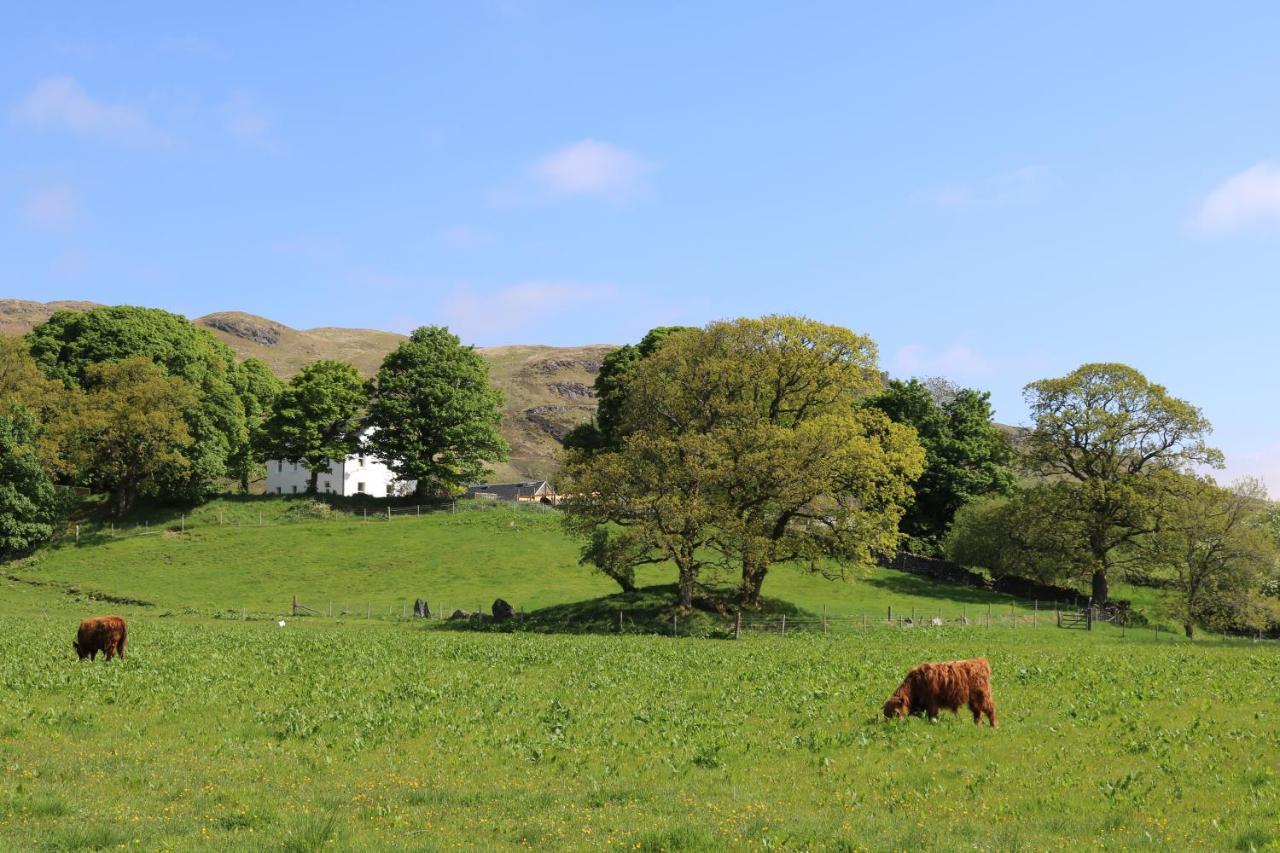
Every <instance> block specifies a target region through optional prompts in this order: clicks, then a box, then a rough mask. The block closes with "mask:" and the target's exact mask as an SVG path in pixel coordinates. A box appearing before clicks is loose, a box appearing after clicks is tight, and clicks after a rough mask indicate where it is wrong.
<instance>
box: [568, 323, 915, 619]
mask: <svg viewBox="0 0 1280 853" xmlns="http://www.w3.org/2000/svg"><path fill="white" fill-rule="evenodd" d="M626 387H627V391H626V394H625V397H624V400H623V403H622V407H621V412H620V416H619V418H618V421H617V427H616V435H617V438H618V445H617V449H606V450H603V451H599V452H596V453H594V454H578V455H572V454H571V455H570V456H569V458H568V460H567V462H568V466H567V470H568V473H569V486H568V491H570V492H571V493H574V494H576V495H578V497H577V498H576V499H571V500H570V503H569V512H570V516H571V517H573V516H574V515H578V516H580V519H581V520H580V522H579V528H580V532H581V530H582V529H590V525H591V522H592V521H595V522H596V523H597V524H601V525H603V524H613V525H617V526H618V527H620V528H621V529H623V530H626V531H627V535H628V536H629V537H631V538H630V540H629V544H630V545H631V546H632V547H631V548H630V551H629V552H630V553H634V554H645V553H647V552H646V550H645V547H642V546H647V547H649V548H651V549H653V550H656V551H660V552H662V553H666V554H668V555H669V556H670V554H671V552H673V551H676V550H679V551H682V552H684V553H685V554H688V555H690V556H689V559H688V564H689V565H690V566H692V567H693V568H694V569H697V568H699V567H700V563H699V553H700V550H705V552H707V553H710V554H713V555H715V557H716V559H718V560H719V561H720V562H721V563H722V564H728V565H733V566H735V567H736V568H737V570H738V572H739V573H740V578H741V579H740V585H739V595H740V599H741V601H742V603H743V604H745V605H747V606H754V605H756V604H758V602H759V597H760V591H761V586H762V584H763V582H764V578H765V576H766V575H767V573H768V571H769V569H770V568H771V567H772V566H773V565H775V564H776V563H778V562H782V561H788V560H800V561H803V562H805V563H806V564H808V565H809V566H810V567H811V568H814V569H817V568H819V567H820V566H821V565H822V558H826V557H830V558H834V559H835V560H836V561H838V562H840V563H866V562H869V561H870V560H871V559H872V557H873V556H874V555H875V554H878V553H883V552H887V551H892V550H893V548H894V547H895V546H896V545H897V542H898V532H897V524H898V521H899V519H900V517H901V515H902V511H903V504H904V503H905V501H906V500H907V499H908V498H909V496H910V483H911V481H912V480H913V479H914V478H915V477H916V476H918V475H919V473H920V471H921V469H922V467H923V460H924V454H923V451H921V449H920V447H919V445H918V443H917V442H916V440H915V437H914V435H913V434H912V431H911V430H910V429H908V428H906V427H903V426H900V425H898V424H894V423H893V422H892V421H890V420H889V419H888V418H887V417H886V416H885V415H884V414H883V413H881V412H879V411H875V410H871V409H868V408H866V407H864V406H862V405H861V402H862V399H863V398H864V397H865V396H866V395H867V394H868V393H869V392H870V391H872V390H874V389H876V388H878V387H879V373H878V371H877V370H876V365H875V345H874V344H873V343H872V342H871V341H870V340H869V339H868V338H865V337H862V336H860V335H856V334H854V333H853V332H850V331H848V330H847V329H841V328H839V327H835V326H829V325H825V324H822V323H817V322H814V321H812V320H807V319H803V318H795V317H776V316H775V317H765V318H762V319H758V320H747V319H744V320H735V321H732V322H722V323H713V324H711V325H709V326H707V327H706V328H705V329H701V330H693V331H687V332H682V333H680V334H676V335H673V336H671V337H670V338H669V339H668V340H666V341H665V342H664V343H663V344H662V345H661V346H660V347H658V348H657V349H656V350H655V351H654V352H653V353H652V354H651V355H650V356H648V357H647V358H644V359H642V360H641V361H640V362H639V363H637V364H636V365H634V366H633V367H632V368H631V369H630V371H629V372H628V376H627V380H626ZM588 487H589V489H590V492H591V493H590V495H589V496H588V495H587V491H588ZM605 507H607V508H608V509H609V510H610V511H608V512H605V511H601V510H602V508H605ZM659 520H660V521H661V525H660V526H659V524H658V522H659ZM570 523H571V524H573V523H574V522H570ZM624 552H626V551H625V550H624ZM671 558H672V559H673V561H675V558H674V557H671ZM677 567H678V569H679V570H680V572H681V599H682V601H681V603H682V604H687V603H688V597H689V595H690V593H691V587H692V584H693V583H694V580H695V578H696V574H692V575H691V573H690V572H688V571H686V570H685V568H684V567H682V566H681V565H680V563H679V562H677Z"/></svg>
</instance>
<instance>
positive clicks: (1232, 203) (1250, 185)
mask: <svg viewBox="0 0 1280 853" xmlns="http://www.w3.org/2000/svg"><path fill="white" fill-rule="evenodd" d="M1197 223H1198V225H1199V226H1200V228H1201V229H1202V230H1204V231H1207V232H1222V231H1237V230H1241V229H1244V228H1250V227H1254V226H1271V227H1273V228H1274V227H1280V166H1276V165H1275V164H1273V163H1265V162H1264V163H1258V164H1257V165H1256V166H1252V167H1250V168H1248V169H1245V170H1244V171H1243V172H1241V173H1240V174H1238V175H1232V176H1231V177H1230V178H1227V180H1225V181H1223V182H1222V183H1221V184H1219V185H1218V186H1217V187H1215V188H1214V189H1213V191H1212V192H1210V193H1209V195H1208V196H1206V197H1205V200H1204V202H1203V203H1202V204H1201V205H1200V215H1199V217H1198V219H1197Z"/></svg>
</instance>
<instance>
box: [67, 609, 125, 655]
mask: <svg viewBox="0 0 1280 853" xmlns="http://www.w3.org/2000/svg"><path fill="white" fill-rule="evenodd" d="M128 636H129V629H128V628H127V627H126V626H125V624H124V620H123V619H121V618H120V617H119V616H90V617H89V618H88V619H86V620H84V621H83V622H81V623H80V630H79V632H77V634H76V640H75V642H73V643H72V644H71V647H72V648H74V649H75V650H76V654H78V655H79V656H80V660H84V659H85V658H90V659H91V660H97V659H98V652H102V653H103V654H104V655H106V656H107V660H111V659H112V658H113V657H115V656H116V655H120V657H121V658H123V657H124V643H125V640H126V639H127V638H128Z"/></svg>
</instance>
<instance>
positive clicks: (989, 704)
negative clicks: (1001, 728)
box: [983, 698, 996, 729]
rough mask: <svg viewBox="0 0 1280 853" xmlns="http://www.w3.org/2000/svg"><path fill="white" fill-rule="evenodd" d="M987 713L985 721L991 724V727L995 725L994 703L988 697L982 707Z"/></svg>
mask: <svg viewBox="0 0 1280 853" xmlns="http://www.w3.org/2000/svg"><path fill="white" fill-rule="evenodd" d="M983 710H984V711H986V713H987V722H989V723H990V724H991V728H993V729H994V728H995V727H996V703H995V702H993V701H992V700H991V699H990V698H988V699H987V706H986V707H985V708H983Z"/></svg>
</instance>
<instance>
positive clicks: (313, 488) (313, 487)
mask: <svg viewBox="0 0 1280 853" xmlns="http://www.w3.org/2000/svg"><path fill="white" fill-rule="evenodd" d="M319 480H320V471H319V469H316V468H312V469H311V479H310V480H307V494H309V495H314V494H315V493H316V492H317V491H318V488H317V486H318V481H319Z"/></svg>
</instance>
